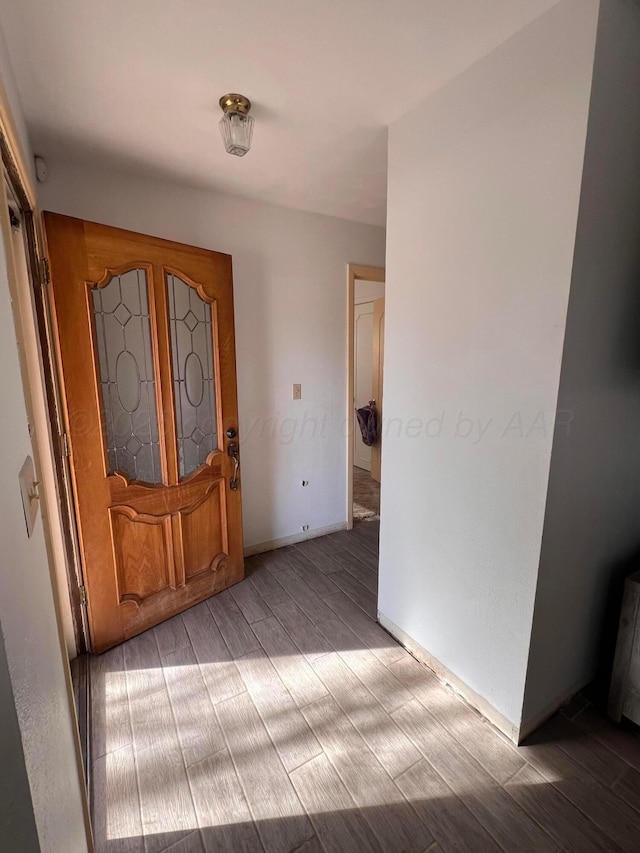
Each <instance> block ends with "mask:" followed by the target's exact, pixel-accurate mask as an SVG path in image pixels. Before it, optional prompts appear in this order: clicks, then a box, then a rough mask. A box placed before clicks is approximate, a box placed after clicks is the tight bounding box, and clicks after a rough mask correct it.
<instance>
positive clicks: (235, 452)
mask: <svg viewBox="0 0 640 853" xmlns="http://www.w3.org/2000/svg"><path fill="white" fill-rule="evenodd" d="M227 453H228V454H229V456H230V458H231V459H233V475H232V477H231V480H230V482H229V485H230V486H231V491H232V492H237V491H238V474H239V473H240V449H239V447H238V445H237V443H236V442H235V441H232V442H230V443H229V446H228V447H227Z"/></svg>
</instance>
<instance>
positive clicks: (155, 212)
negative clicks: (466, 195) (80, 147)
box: [39, 163, 385, 546]
mask: <svg viewBox="0 0 640 853" xmlns="http://www.w3.org/2000/svg"><path fill="white" fill-rule="evenodd" d="M39 191H40V203H41V207H42V209H43V210H53V211H56V212H58V213H65V214H67V215H70V216H77V217H80V218H82V219H89V220H93V221H96V222H102V223H104V224H107V225H115V226H118V227H120V228H128V229H131V230H133V231H139V232H141V233H144V234H153V235H155V236H158V237H165V238H168V239H172V240H178V241H180V242H183V243H188V244H191V245H194V246H202V247H204V248H208V249H214V250H216V251H220V252H227V253H229V254H231V255H232V256H233V278H234V300H235V313H236V348H237V363H238V396H239V407H240V442H241V455H242V501H243V513H244V536H245V545H247V546H249V545H255V544H259V543H262V542H270V541H272V540H275V539H281V538H285V537H288V536H292V535H295V534H299V533H300V532H301V529H302V526H303V525H305V524H308V525H309V528H310V530H311V531H313V530H314V529H318V528H323V527H329V526H332V525H335V524H341V523H344V522H345V520H346V513H347V507H346V498H345V494H346V480H345V476H346V432H345V424H346V411H345V397H346V381H347V352H346V346H347V343H346V342H347V328H346V322H347V319H346V318H347V285H346V276H347V264H348V263H349V262H352V263H359V264H367V265H370V266H384V251H385V243H384V241H385V232H384V229H382V228H378V227H376V226H371V225H362V224H358V223H355V222H349V221H346V220H342V219H335V218H332V217H328V216H319V215H317V214H310V213H301V212H299V211H294V210H287V209H286V208H280V207H275V206H271V205H266V204H263V203H261V202H255V201H249V200H245V199H241V198H237V197H233V196H222V195H215V194H213V193H211V192H206V191H202V190H194V189H188V188H184V187H179V186H174V185H171V184H164V183H159V182H155V181H148V180H143V179H140V180H137V179H132V178H131V177H129V176H125V175H120V174H118V173H115V172H102V171H97V170H90V169H81V168H77V169H76V168H72V167H69V166H65V165H62V164H56V163H52V164H51V178H50V180H49V181H48V182H47V183H46V184H41V185H40V187H39ZM293 383H301V385H302V400H300V401H294V400H292V388H291V386H292V384H293ZM302 480H308V481H309V485H308V486H307V487H306V488H302V486H301V482H302Z"/></svg>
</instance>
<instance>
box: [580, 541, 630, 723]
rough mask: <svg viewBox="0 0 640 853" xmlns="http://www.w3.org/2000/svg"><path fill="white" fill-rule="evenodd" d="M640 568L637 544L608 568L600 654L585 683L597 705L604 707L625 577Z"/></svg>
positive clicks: (607, 693) (611, 669)
mask: <svg viewBox="0 0 640 853" xmlns="http://www.w3.org/2000/svg"><path fill="white" fill-rule="evenodd" d="M639 570H640V545H638V547H637V548H636V549H635V550H634V551H632V552H631V553H630V554H629V555H628V556H626V557H624V558H623V559H621V560H619V561H618V562H616V563H614V564H613V565H612V566H611V568H610V569H609V576H610V578H611V581H610V585H609V593H608V595H607V601H606V605H605V608H604V613H603V616H602V627H601V631H600V637H601V640H600V656H599V658H598V665H597V670H596V676H595V678H594V680H593V682H592V683H591V684H590V685H589V688H588V691H587V692H588V695H589V698H590V699H591V700H592V701H593V702H594V704H596V705H597V706H598V707H599V708H601V709H603V710H604V709H606V707H607V701H608V698H609V686H610V684H611V674H612V671H613V659H614V657H615V653H616V643H617V640H618V627H619V624H620V610H621V607H622V596H623V593H624V581H625V578H626V577H627V576H628V575H630V574H633V572H637V571H639Z"/></svg>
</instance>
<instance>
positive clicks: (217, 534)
mask: <svg viewBox="0 0 640 853" xmlns="http://www.w3.org/2000/svg"><path fill="white" fill-rule="evenodd" d="M223 485H224V484H223V483H222V481H218V482H217V483H215V484H213V485H212V487H211V489H210V490H209V491H208V492H207V493H206V494H205V495H204V496H203V498H202V499H201V500H200V501H198V503H197V504H196V505H195V506H194V507H193V508H188V509H186V510H184V511H182V512H181V513H180V523H181V532H182V543H183V544H182V553H183V555H184V573H185V577H186V579H187V581H188V580H190V579H191V578H193V577H194V576H196V575H199V574H201V573H202V572H206V571H214V570H215V569H216V568H217V567H218V566H219V563H220V561H221V559H222V558H223V557H226V555H227V550H228V547H229V546H228V544H227V541H226V539H227V537H226V527H227V525H226V509H225V495H224V488H223Z"/></svg>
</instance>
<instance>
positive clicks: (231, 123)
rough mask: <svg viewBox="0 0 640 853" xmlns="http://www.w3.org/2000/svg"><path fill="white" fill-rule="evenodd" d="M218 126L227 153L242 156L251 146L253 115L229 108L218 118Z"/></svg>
mask: <svg viewBox="0 0 640 853" xmlns="http://www.w3.org/2000/svg"><path fill="white" fill-rule="evenodd" d="M219 127H220V133H221V135H222V140H223V142H224V147H225V149H226V151H227V154H235V155H236V157H244V155H245V154H246V153H247V151H248V150H249V149H250V148H251V137H252V136H253V116H250V115H247V114H246V113H239V112H236V111H235V110H229V111H228V112H226V113H225V114H224V115H223V116H222V118H221V119H220V125H219Z"/></svg>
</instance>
